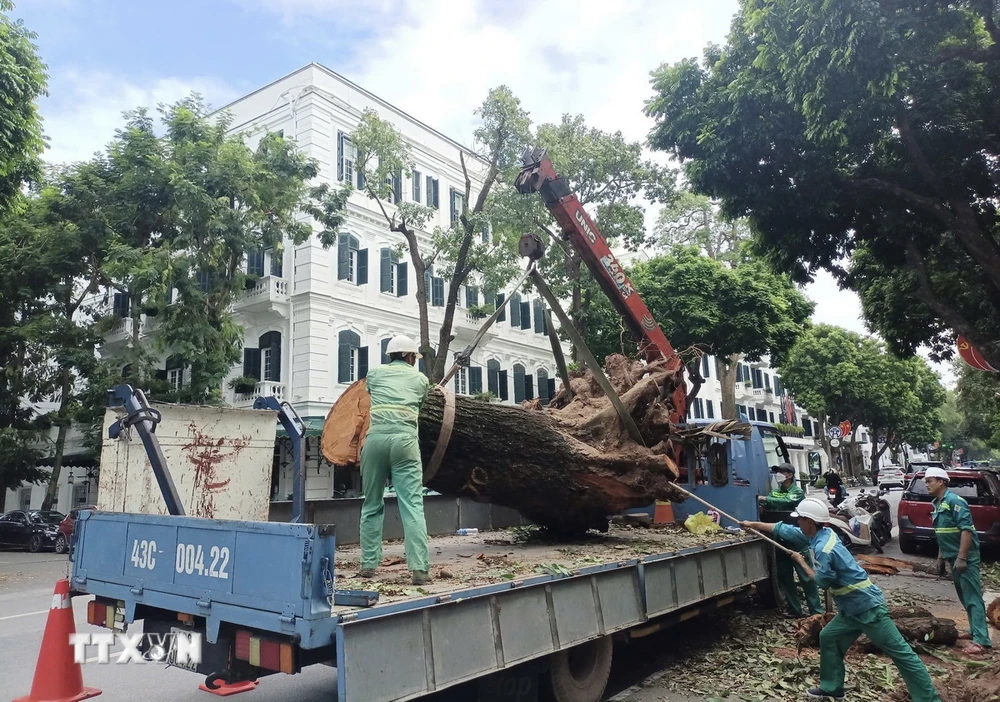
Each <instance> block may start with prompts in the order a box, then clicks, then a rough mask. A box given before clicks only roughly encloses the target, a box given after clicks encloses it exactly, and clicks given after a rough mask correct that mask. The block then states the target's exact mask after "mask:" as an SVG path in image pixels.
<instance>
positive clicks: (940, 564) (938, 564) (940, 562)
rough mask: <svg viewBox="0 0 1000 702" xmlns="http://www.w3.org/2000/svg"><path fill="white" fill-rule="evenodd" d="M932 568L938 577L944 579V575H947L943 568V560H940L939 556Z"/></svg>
mask: <svg viewBox="0 0 1000 702" xmlns="http://www.w3.org/2000/svg"><path fill="white" fill-rule="evenodd" d="M934 567H935V569H936V572H937V574H938V575H939V576H941V577H944V576H945V575H947V570H946V569H945V567H944V559H943V558H941V557H940V556H938V559H937V561H935V563H934Z"/></svg>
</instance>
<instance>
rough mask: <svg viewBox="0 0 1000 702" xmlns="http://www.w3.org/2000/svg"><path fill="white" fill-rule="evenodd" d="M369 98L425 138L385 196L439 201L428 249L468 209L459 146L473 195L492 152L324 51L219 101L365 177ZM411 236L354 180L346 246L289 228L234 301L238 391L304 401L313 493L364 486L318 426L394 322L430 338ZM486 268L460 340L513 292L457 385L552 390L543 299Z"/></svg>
mask: <svg viewBox="0 0 1000 702" xmlns="http://www.w3.org/2000/svg"><path fill="white" fill-rule="evenodd" d="M367 109H373V110H375V111H376V112H377V113H378V114H379V116H380V117H381V118H382V119H384V120H387V121H389V122H390V123H392V125H393V126H394V127H395V128H396V129H397V130H398V131H399V132H400V133H401V134H402V136H403V137H404V139H406V141H407V142H408V143H409V145H410V147H411V149H412V154H413V158H414V162H415V163H414V169H413V172H412V174H409V175H403V176H402V177H401V178H399V179H397V180H395V182H394V183H393V185H394V194H393V197H392V198H391V202H390V203H387V204H385V206H386V209H387V211H388V212H389V214H390V215H391V214H392V213H393V211H394V210H395V207H396V204H395V203H397V202H399V201H411V202H417V203H420V204H422V205H425V206H428V207H432V208H434V209H435V210H436V212H435V215H434V217H432V219H431V221H430V222H429V223H428V224H427V228H426V231H423V232H418V238H419V240H420V243H421V245H422V247H423V250H424V251H428V250H429V249H430V232H431V231H433V229H434V228H435V227H442V228H447V227H448V226H449V225H451V224H452V223H453V222H454V221H455V220H456V219H457V217H458V214H459V213H460V212H461V200H462V196H463V194H464V191H465V179H464V176H463V173H462V166H461V163H460V161H459V154H460V153H462V154H464V158H465V161H466V164H467V166H468V168H469V174H470V177H471V178H472V179H473V185H472V193H471V197H472V198H475V197H476V195H477V194H478V189H479V188H480V187H481V186H482V181H481V179H479V176H480V175H481V174H483V173H485V171H486V164H485V163H483V162H482V161H480V160H479V159H478V158H477V157H476V156H475V155H474V154H473V153H472V152H471V151H470V150H469V149H468V148H467V147H465V146H463V145H462V144H460V143H459V142H458V141H455V140H453V139H451V138H449V137H447V136H445V135H444V134H441V133H440V132H438V131H436V130H435V129H433V128H432V127H430V126H428V125H426V124H424V123H422V122H420V121H419V120H417V119H416V118H414V117H412V116H410V115H408V114H407V113H405V112H404V111H403V110H401V109H400V108H398V107H395V106H394V105H390V104H389V103H387V102H385V101H384V100H382V99H381V98H379V97H377V96H375V95H373V94H371V93H369V92H368V91H366V90H365V89H364V88H362V87H360V86H358V85H355V84H354V83H352V82H350V81H349V80H347V79H346V78H344V77H342V76H340V75H338V74H336V73H334V72H333V71H331V70H329V69H327V68H324V67H323V66H320V65H318V64H310V65H308V66H306V67H304V68H302V69H300V70H298V71H295V72H294V73H291V74H289V75H287V76H285V77H284V78H281V79H279V80H277V81H275V82H273V83H271V84H270V85H267V86H265V87H263V88H261V89H259V90H256V91H254V92H252V93H250V94H249V95H246V96H244V97H242V98H240V99H238V100H236V101H235V102H233V103H231V104H229V105H226V106H225V107H224V108H221V110H220V112H222V111H226V112H228V113H229V114H230V115H231V116H232V119H233V122H232V130H233V132H235V133H240V134H245V135H246V138H247V141H248V143H249V144H250V146H251V147H254V146H256V144H257V143H258V142H259V141H260V139H261V138H262V137H263V136H264V135H265V134H267V133H269V132H274V133H280V134H282V135H283V136H284V137H285V138H287V139H291V140H293V141H294V142H295V143H296V144H297V145H298V147H299V149H301V151H302V152H303V153H304V154H305V155H307V156H309V157H311V158H313V159H315V160H316V161H317V162H318V164H319V180H320V181H323V182H326V183H329V184H330V185H331V186H335V187H339V186H340V185H341V184H343V183H347V182H350V183H352V184H354V185H355V186H358V185H359V177H360V176H359V172H358V170H357V169H356V168H355V161H356V158H357V152H356V149H355V148H354V147H353V146H352V145H351V142H350V136H349V135H350V133H351V132H352V131H353V130H354V129H355V127H356V126H357V125H358V122H359V120H360V118H361V116H362V113H363V112H364V111H365V110H367ZM488 236H489V235H488V234H484V235H483V241H482V244H483V245H488V243H489V242H488ZM401 243H402V237H401V236H400V235H399V234H396V233H394V232H391V231H390V230H389V227H388V224H387V222H386V219H385V217H384V216H383V214H382V211H381V209H380V208H379V205H378V203H376V202H375V201H373V200H371V199H370V198H369V197H367V196H366V195H365V194H364V193H363V192H361V191H360V190H355V192H354V193H353V194H352V195H351V197H350V201H349V203H348V211H347V219H346V223H345V225H344V227H343V229H342V231H341V232H340V233H339V235H338V240H337V243H336V245H335V246H333V247H331V248H329V249H325V248H323V246H322V245H321V244H320V242H319V240H318V238H316V237H314V238H312V239H311V240H309V241H306V242H304V243H303V244H301V245H298V246H296V245H293V244H292V243H291V242H289V241H286V242H285V247H284V251H283V252H276V251H273V250H268V251H263V252H258V253H256V254H253V255H251V256H250V257H249V260H248V261H247V262H246V266H247V271H248V272H250V273H252V274H254V275H255V276H256V277H257V281H256V283H255V284H254V286H253V287H252V289H250V290H248V291H247V292H246V293H244V294H243V295H242V296H241V297H240V299H239V300H237V301H236V303H235V305H234V311H235V313H236V320H237V321H238V322H239V324H240V325H241V326H242V327H243V329H244V350H243V362H242V364H241V365H239V366H236V367H234V368H233V370H232V373H231V374H230V377H229V379H227V382H226V384H225V388H226V392H227V401H228V402H229V403H230V404H232V405H233V406H235V407H251V406H252V405H253V403H254V400H255V399H256V398H257V397H260V396H262V395H273V396H276V397H278V398H281V399H285V400H288V401H290V402H291V403H292V405H293V406H294V407H295V408H296V410H297V411H298V412H299V414H300V415H301V416H302V417H303V418H304V419H305V420H306V424H307V427H309V434H310V435H311V436H312V437H313V438H312V440H310V441H308V442H307V452H306V461H307V466H308V468H309V470H308V482H307V497H308V498H309V499H323V498H329V497H334V496H344V495H353V494H355V491H356V490H357V489H358V488H359V487H360V484H359V481H358V478H357V475H351V474H348V473H344V474H342V473H343V472H341V471H337V472H336V474H335V473H334V470H333V467H332V466H330V465H328V464H326V462H325V461H324V460H323V459H322V458H321V456H320V455H319V451H318V438H316V435H317V434H318V432H319V430H320V429H321V427H322V422H323V420H324V419H325V417H326V414H327V412H328V411H329V409H330V407H331V406H332V405H333V403H334V402H335V401H336V400H337V398H338V397H339V396H340V394H341V393H342V392H343V391H344V390H345V389H346V388H347V387H348V386H349V385H350V384H351V383H353V382H354V381H356V380H358V379H360V378H364V377H365V375H366V374H367V372H368V369H370V368H372V367H374V366H377V365H379V364H381V363H384V362H387V359H386V357H385V353H384V350H385V346H386V344H387V343H388V341H389V339H390V338H391V337H392V336H394V335H396V334H407V335H409V336H411V337H413V338H414V339H419V326H418V306H417V301H416V282H415V280H414V272H413V266H412V265H410V264H409V255H408V254H404V255H402V256H400V255H398V254H397V250H398V247H399V245H400V244H401ZM479 243H480V242H477V244H479ZM426 282H427V294H428V297H429V298H430V307H429V315H430V341H431V344H432V345H434V344H436V343H437V339H438V332H439V330H440V326H441V323H442V320H443V318H444V309H445V308H444V304H445V300H446V298H447V293H448V290H447V285H448V280H446V279H445V278H444V277H443V276H439V275H436V273H435V271H433V270H429V271H428V275H427V276H426ZM474 282H475V281H470V284H469V285H468V286H463V289H462V290H460V291H459V296H458V305H459V306H458V308H457V309H456V311H455V318H454V325H453V335H454V339H453V341H452V343H451V353H452V354H454V353H457V352H459V351H462V350H463V349H464V348H465V347H466V345H467V344H468V343H469V342H470V341H472V338H473V337H474V336H475V335H476V333H477V332H478V330H479V328H480V327H481V325H482V322H483V321H484V319H483V308H484V307H488V306H492V305H495V304H496V303H497V302H498V301H500V300H502V299H504V298H505V297H506V296H510V297H511V298H512V299H511V302H510V304H509V306H508V308H507V309H506V310H505V313H504V315H503V316H502V317H501V318H500V320H499V321H498V322H497V323H496V324H495V325H494V326H493V327H492V328H491V329H490V331H489V332H488V333H487V334H486V336H485V337H484V338H483V340H482V342H481V343H480V345H479V347H478V348H477V349H476V350H475V352H474V353H473V354H472V362H471V366H470V367H469V368H468V369H462V370H461V371H460V372H459V373H458V375H457V376H456V378H455V381H454V388H455V390H456V391H457V392H459V393H461V394H467V395H474V394H477V393H480V392H492V393H493V394H494V395H495V396H496V397H497V399H498V400H499V401H501V402H507V403H515V402H517V403H520V402H521V401H522V400H523V399H531V398H534V397H536V396H537V397H539V398H541V399H542V401H543V402H545V401H547V399H548V398H549V397H551V395H552V393H554V392H555V389H556V384H557V379H556V378H557V373H556V369H555V365H554V362H553V356H552V352H551V347H550V342H549V338H548V335H547V334H546V329H545V322H544V317H543V314H542V313H543V309H544V306H543V304H542V301H541V299H540V298H539V297H538V296H537V295H536V294H534V293H531V294H527V293H524V292H523V291H522V292H518V291H514V290H504V291H496V292H491V293H489V294H488V295H487V293H486V291H484V290H483V289H481V288H480V287H477V286H476V285H474ZM487 296H489V297H490V298H491V299H486V297H487ZM119 297H120V296H119ZM114 311H115V313H117V314H119V316H122V317H123V319H122V323H121V324H120V325H119V328H116V329H115V331H114V332H113V333H112V334H110V335H109V336H108V337H107V338H106V339H105V346H104V351H103V352H104V353H112V354H113V353H115V351H116V349H120V348H124V345H125V344H127V343H129V339H130V336H129V333H128V320H127V319H124V317H127V316H128V310H127V308H124V307H123V304H122V302H121V300H120V299H116V301H115V304H114ZM143 325H144V333H147V334H151V333H155V328H156V319H155V318H151V319H148V320H145V319H144V321H143ZM449 360H451V359H449ZM162 363H163V367H162V368H161V373H162V372H165V374H166V378H167V380H169V381H170V382H171V383H175V384H178V385H179V384H182V383H184V382H186V380H187V378H186V373H187V371H186V369H185V368H183V367H182V365H181V364H179V363H175V362H173V360H172V359H170V358H166V359H164V360H163V361H162ZM449 365H450V364H449ZM236 378H249V379H252V380H253V381H254V382H253V383H251V384H249V385H246V386H244V387H239V388H235V389H233V388H230V387H229V385H230V382H229V381H232V380H234V379H236ZM290 465H291V464H290V461H289V460H288V457H287V455H285V454H284V451H283V450H282V452H281V453H280V454H279V457H278V467H279V471H278V475H279V479H278V481H277V489H276V491H275V497H276V498H277V499H284V497H285V496H286V495H287V494H288V493H290V491H291V487H290V477H291V472H290ZM335 478H336V480H335Z"/></svg>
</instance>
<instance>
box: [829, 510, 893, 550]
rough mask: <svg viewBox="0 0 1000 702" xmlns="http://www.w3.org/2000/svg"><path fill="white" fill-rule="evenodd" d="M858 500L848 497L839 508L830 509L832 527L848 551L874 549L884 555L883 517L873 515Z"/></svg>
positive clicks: (876, 514) (877, 514)
mask: <svg viewBox="0 0 1000 702" xmlns="http://www.w3.org/2000/svg"><path fill="white" fill-rule="evenodd" d="M857 499H858V498H856V497H848V498H846V499H845V500H844V501H843V502H841V503H840V505H839V506H838V507H832V508H831V509H830V527H831V528H832V529H833V530H834V531H835V532H837V535H838V536H839V537H840V540H841V542H842V543H843V544H844V546H846V547H847V550H848V551H851V552H852V553H857V552H859V551H864V550H866V549H869V548H874V549H875V551H876V552H877V553H882V544H883V543H886V541H885V540H884V538H885V529H884V525H883V524H882V517H881V515H880V514H879V513H878V512H876V513H875V514H874V515H873V514H871V513H870V512H869V511H868V510H866V509H865V508H864V507H861V506H860V505H859V504H858V502H857ZM890 533H891V530H890Z"/></svg>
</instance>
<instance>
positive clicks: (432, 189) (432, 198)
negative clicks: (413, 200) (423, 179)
mask: <svg viewBox="0 0 1000 702" xmlns="http://www.w3.org/2000/svg"><path fill="white" fill-rule="evenodd" d="M427 206H428V207H433V208H434V209H437V208H438V207H440V205H439V203H438V179H437V178H431V177H430V176H427Z"/></svg>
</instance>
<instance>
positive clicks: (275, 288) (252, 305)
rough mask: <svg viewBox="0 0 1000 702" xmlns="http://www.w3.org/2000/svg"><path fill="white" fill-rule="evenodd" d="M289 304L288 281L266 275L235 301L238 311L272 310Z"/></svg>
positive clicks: (234, 304) (234, 307)
mask: <svg viewBox="0 0 1000 702" xmlns="http://www.w3.org/2000/svg"><path fill="white" fill-rule="evenodd" d="M287 305H288V281H286V280H285V279H284V278H279V277H277V276H274V275H266V276H264V277H263V278H260V279H258V280H257V282H256V283H254V286H253V287H252V288H250V289H249V290H247V291H246V292H244V293H243V294H242V295H241V296H240V297H239V298H238V299H237V300H236V302H234V303H233V310H234V311H236V312H271V311H276V310H277V309H278V308H279V307H280V308H282V309H283V308H285V307H286V306H287Z"/></svg>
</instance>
